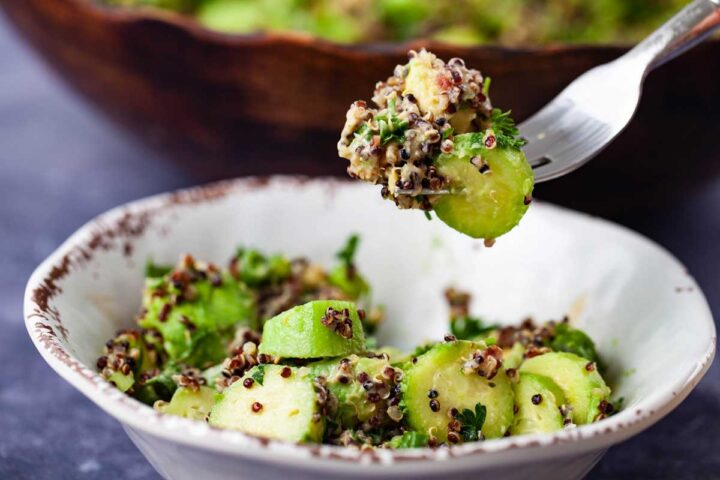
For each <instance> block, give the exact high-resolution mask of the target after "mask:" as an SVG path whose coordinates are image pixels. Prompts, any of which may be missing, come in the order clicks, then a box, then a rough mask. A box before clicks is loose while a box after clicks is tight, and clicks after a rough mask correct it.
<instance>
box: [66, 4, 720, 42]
mask: <svg viewBox="0 0 720 480" xmlns="http://www.w3.org/2000/svg"><path fill="white" fill-rule="evenodd" d="M65 2H67V3H69V4H73V5H74V6H75V7H76V8H78V9H79V10H81V11H85V12H86V13H88V14H89V15H91V16H93V17H95V19H97V20H99V21H102V22H107V23H112V24H116V25H130V24H138V23H147V22H149V23H155V22H157V23H161V24H164V25H167V26H172V27H174V28H176V29H178V30H182V31H184V32H186V33H189V34H190V35H191V36H192V37H194V38H195V39H198V40H202V41H210V42H213V43H216V44H220V45H223V46H230V47H234V46H268V45H274V44H275V45H282V44H285V45H287V44H295V45H296V46H303V47H308V48H312V49H316V50H319V51H326V52H333V53H340V52H342V53H347V54H352V53H362V54H369V53H376V54H386V55H405V54H406V52H407V51H408V50H418V49H421V48H427V49H429V50H430V49H433V48H435V47H439V48H444V49H447V48H452V49H454V50H457V51H458V52H471V51H479V50H482V51H485V52H488V53H492V54H505V55H507V54H509V55H522V54H525V55H528V54H536V55H551V54H556V53H563V52H579V51H622V50H627V49H629V48H630V47H631V46H632V45H631V44H626V43H602V44H589V43H573V44H571V43H551V44H545V45H518V46H504V45H500V44H495V43H488V44H481V45H477V46H467V45H454V44H451V43H447V42H442V41H438V40H432V39H422V38H420V39H413V40H409V41H405V42H364V43H356V44H343V43H338V42H333V41H330V40H325V39H322V38H319V37H316V36H313V35H311V34H308V33H304V32H293V31H287V32H261V33H253V34H234V33H227V32H220V31H217V30H213V29H210V28H208V27H205V26H204V25H202V24H201V23H200V22H198V21H196V20H195V19H193V18H192V17H191V16H189V15H184V14H180V13H176V12H172V11H167V10H161V9H158V8H153V7H110V6H103V5H99V4H97V3H94V2H92V1H91V0H65ZM716 41H719V42H720V39H718V40H716Z"/></svg>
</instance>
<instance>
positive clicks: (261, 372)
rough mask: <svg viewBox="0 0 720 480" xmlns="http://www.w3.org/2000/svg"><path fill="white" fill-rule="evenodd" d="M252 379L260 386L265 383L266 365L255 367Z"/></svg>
mask: <svg viewBox="0 0 720 480" xmlns="http://www.w3.org/2000/svg"><path fill="white" fill-rule="evenodd" d="M251 377H252V379H253V380H255V381H256V382H257V383H259V384H260V385H262V384H263V382H264V381H265V365H258V366H257V367H255V371H254V372H253V374H252V375H251Z"/></svg>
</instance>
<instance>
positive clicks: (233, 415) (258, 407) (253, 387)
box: [208, 365, 325, 442]
mask: <svg viewBox="0 0 720 480" xmlns="http://www.w3.org/2000/svg"><path fill="white" fill-rule="evenodd" d="M259 372H261V373H262V375H258V373H259ZM259 378H261V379H262V380H261V381H259V380H257V379H259ZM247 379H253V380H252V382H250V381H247V382H246V381H245V380H247ZM313 379H314V377H313V375H312V374H311V372H310V370H309V369H307V368H305V367H302V368H295V367H287V366H282V365H259V366H257V367H254V368H253V369H251V370H250V371H249V372H247V373H246V375H245V376H244V377H243V378H242V379H240V380H238V381H237V382H235V383H233V384H232V385H231V386H230V387H229V388H228V389H227V390H225V392H224V393H223V394H222V398H221V400H219V401H218V403H216V404H215V406H214V407H213V408H212V411H211V412H210V417H209V420H208V421H209V422H210V425H212V426H214V427H219V428H229V429H234V430H240V431H242V432H245V433H249V434H252V435H259V436H261V437H267V438H274V439H279V440H288V441H294V442H320V441H321V440H322V438H323V433H324V430H325V419H324V417H323V416H322V415H321V414H320V413H321V408H320V405H319V403H318V394H317V393H316V391H315V387H314V386H313ZM247 385H249V388H248V386H247Z"/></svg>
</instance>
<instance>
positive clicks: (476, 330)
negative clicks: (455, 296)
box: [450, 316, 498, 340]
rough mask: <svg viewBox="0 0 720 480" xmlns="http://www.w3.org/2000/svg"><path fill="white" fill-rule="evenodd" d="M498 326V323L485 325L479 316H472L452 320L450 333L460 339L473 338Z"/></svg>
mask: <svg viewBox="0 0 720 480" xmlns="http://www.w3.org/2000/svg"><path fill="white" fill-rule="evenodd" d="M496 328H498V326H497V325H485V323H484V322H483V321H482V320H481V319H479V318H473V317H470V316H466V317H458V318H453V319H452V320H450V333H452V334H453V335H455V338H457V339H459V340H471V339H473V338H476V337H479V336H480V335H484V334H486V333H489V332H491V331H493V330H495V329H496Z"/></svg>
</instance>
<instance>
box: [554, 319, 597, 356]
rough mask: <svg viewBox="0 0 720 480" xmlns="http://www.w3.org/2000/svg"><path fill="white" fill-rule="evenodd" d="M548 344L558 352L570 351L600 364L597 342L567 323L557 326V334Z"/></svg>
mask: <svg viewBox="0 0 720 480" xmlns="http://www.w3.org/2000/svg"><path fill="white" fill-rule="evenodd" d="M548 346H549V347H550V348H552V349H553V350H555V351H557V352H569V353H574V354H575V355H579V356H581V357H583V358H586V359H588V360H590V361H592V362H595V363H597V364H598V366H600V364H599V360H600V358H599V357H598V354H597V352H596V351H595V344H594V343H593V341H592V340H591V339H590V337H588V336H587V334H586V333H585V332H583V331H582V330H578V329H577V328H572V327H571V326H570V325H568V324H566V323H561V324H559V325H558V326H556V327H555V336H554V337H553V338H552V340H550V341H549V342H548Z"/></svg>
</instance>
